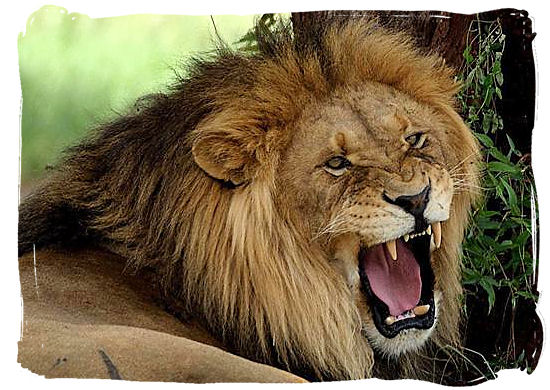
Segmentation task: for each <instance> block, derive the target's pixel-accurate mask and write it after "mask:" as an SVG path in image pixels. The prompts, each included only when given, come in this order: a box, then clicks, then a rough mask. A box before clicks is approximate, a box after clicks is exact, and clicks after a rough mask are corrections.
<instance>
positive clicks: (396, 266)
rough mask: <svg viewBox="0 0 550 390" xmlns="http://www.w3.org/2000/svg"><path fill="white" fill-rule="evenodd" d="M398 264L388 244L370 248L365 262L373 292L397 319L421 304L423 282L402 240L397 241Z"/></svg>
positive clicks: (364, 265)
mask: <svg viewBox="0 0 550 390" xmlns="http://www.w3.org/2000/svg"><path fill="white" fill-rule="evenodd" d="M396 244H397V260H393V259H392V258H391V256H390V254H389V253H388V249H387V248H386V245H385V244H379V245H376V246H374V247H372V248H370V249H369V250H368V251H367V253H366V254H365V256H364V258H363V267H364V269H365V272H366V274H367V277H368V279H369V283H370V287H371V289H372V292H373V293H374V294H375V295H376V296H377V297H378V298H380V300H382V302H384V303H385V304H386V305H388V308H389V309H390V314H391V315H393V316H397V315H399V314H401V313H403V312H405V311H407V310H410V309H412V308H414V307H415V306H416V305H417V304H418V301H419V300H420V292H421V290H422V280H421V279H420V267H419V265H418V263H417V262H416V259H415V258H414V255H413V253H412V252H411V251H410V250H409V248H407V247H406V246H405V243H403V241H402V240H397V241H396Z"/></svg>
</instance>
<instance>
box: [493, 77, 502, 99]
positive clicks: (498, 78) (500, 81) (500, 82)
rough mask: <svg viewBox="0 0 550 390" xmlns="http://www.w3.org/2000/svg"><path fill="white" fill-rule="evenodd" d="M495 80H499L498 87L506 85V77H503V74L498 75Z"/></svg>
mask: <svg viewBox="0 0 550 390" xmlns="http://www.w3.org/2000/svg"><path fill="white" fill-rule="evenodd" d="M495 78H496V79H497V84H498V85H502V84H503V83H504V76H503V75H502V73H498V74H496V75H495ZM501 99H502V97H501Z"/></svg>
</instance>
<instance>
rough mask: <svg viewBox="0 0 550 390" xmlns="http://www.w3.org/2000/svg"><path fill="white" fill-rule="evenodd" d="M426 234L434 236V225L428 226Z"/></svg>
mask: <svg viewBox="0 0 550 390" xmlns="http://www.w3.org/2000/svg"><path fill="white" fill-rule="evenodd" d="M426 233H428V234H432V225H429V226H428V228H427V229H426Z"/></svg>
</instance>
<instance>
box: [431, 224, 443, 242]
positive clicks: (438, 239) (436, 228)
mask: <svg viewBox="0 0 550 390" xmlns="http://www.w3.org/2000/svg"><path fill="white" fill-rule="evenodd" d="M432 229H433V232H434V243H435V247H436V248H439V247H440V246H441V222H436V223H434V224H433V225H432Z"/></svg>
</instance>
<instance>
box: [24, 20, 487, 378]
mask: <svg viewBox="0 0 550 390" xmlns="http://www.w3.org/2000/svg"><path fill="white" fill-rule="evenodd" d="M258 38H259V47H260V53H259V54H254V55H250V54H248V55H246V54H239V53H234V52H230V51H227V50H222V51H220V53H219V55H218V56H217V57H216V58H214V59H210V60H202V61H197V62H196V63H195V66H194V67H193V68H192V69H191V72H190V76H189V78H187V79H184V80H181V83H179V84H178V85H176V86H175V88H174V89H173V91H172V93H171V94H170V95H164V96H160V97H157V98H155V99H153V103H152V104H151V106H150V107H146V108H145V109H144V110H142V111H140V112H139V113H137V114H135V115H133V116H129V117H126V118H123V119H121V120H120V121H116V122H114V123H112V124H109V125H107V126H106V127H105V128H104V129H103V131H102V132H101V133H100V135H99V136H98V137H97V138H96V139H93V140H91V141H89V142H88V143H85V144H83V145H81V146H80V147H79V148H77V149H76V151H75V152H74V155H73V156H72V157H70V158H69V159H68V160H67V162H66V163H65V164H66V165H65V168H64V169H63V170H62V172H61V173H60V175H61V176H59V178H60V179H58V180H57V181H55V180H54V181H53V182H52V183H53V184H50V187H49V190H47V191H45V192H44V193H46V195H47V196H46V197H44V198H43V199H44V200H43V201H40V207H37V209H40V210H43V209H54V207H53V206H52V207H50V206H48V207H45V206H42V204H44V203H48V202H51V201H52V199H62V200H63V202H59V203H62V204H63V207H65V208H67V207H71V208H72V209H74V210H84V211H85V214H82V215H85V220H86V223H87V227H86V232H87V233H88V234H89V233H90V232H91V233H93V234H94V237H98V236H99V237H101V238H102V240H104V241H102V242H106V243H107V244H108V245H109V247H110V248H112V249H113V250H115V251H117V252H119V253H122V254H124V255H125V256H127V257H128V258H129V262H130V264H133V265H135V266H136V267H143V266H147V265H150V266H153V267H155V268H156V269H157V271H158V272H159V273H160V274H161V275H162V276H163V280H164V286H165V288H166V290H167V291H168V292H169V293H171V294H172V295H175V296H176V297H178V298H180V299H181V300H182V301H183V302H185V303H186V304H187V305H188V309H189V310H190V311H191V312H192V313H193V314H194V315H196V316H198V317H200V318H202V319H203V321H204V322H205V323H206V324H207V326H208V327H209V329H210V330H211V331H212V332H213V333H214V334H216V335H217V336H218V337H219V338H221V339H222V340H224V341H225V342H226V343H227V344H228V345H230V346H231V347H232V348H233V350H235V351H237V352H238V353H240V354H243V355H245V356H247V357H250V358H253V359H257V360H260V361H264V362H268V363H272V364H276V365H279V366H282V367H286V368H289V369H291V370H294V371H296V372H298V373H300V374H303V373H306V374H308V375H310V377H317V378H332V379H346V378H364V377H369V376H371V375H372V374H373V370H376V372H377V373H384V372H385V371H386V372H389V370H388V369H384V368H383V365H384V364H387V363H389V364H394V365H395V366H401V367H404V374H403V372H401V373H395V376H399V375H410V376H415V375H416V376H418V375H419V368H418V365H417V364H418V363H417V362H418V361H419V360H415V356H417V355H426V354H427V353H426V349H429V348H432V347H434V348H437V347H441V346H444V345H446V344H455V343H456V342H457V327H458V321H459V296H460V293H461V287H460V266H459V254H460V243H461V241H462V238H463V233H464V229H465V227H466V223H467V220H468V212H469V209H470V205H471V202H472V201H473V200H474V198H475V188H476V183H477V176H478V175H477V170H476V169H477V165H476V162H477V159H478V148H477V144H476V142H475V140H474V137H473V136H472V134H471V132H470V131H469V130H468V128H467V127H466V126H465V125H464V123H463V122H462V120H461V119H460V117H459V116H458V115H457V113H456V112H455V111H454V109H453V95H454V94H455V93H456V91H457V89H458V85H457V84H456V83H455V82H454V81H453V78H452V71H451V70H450V69H449V68H448V67H446V66H445V65H444V63H443V62H442V61H441V60H440V59H439V58H438V57H436V56H433V55H425V54H422V53H420V52H418V51H417V50H416V49H415V48H414V47H413V45H412V44H411V43H410V42H409V40H408V39H407V38H406V37H405V36H404V35H402V34H399V33H388V32H386V31H384V30H382V29H380V28H378V27H377V26H376V24H375V23H373V22H366V21H358V20H355V21H350V22H349V23H344V24H342V25H338V26H336V25H335V26H333V27H331V28H327V29H326V31H325V34H324V35H323V37H321V38H320V39H319V42H318V43H317V44H316V45H315V46H312V47H304V46H303V45H296V44H295V43H294V41H293V38H292V34H290V33H289V31H288V29H286V30H285V29H282V30H281V31H279V32H277V33H275V34H267V35H262V34H260V35H259V37H258ZM56 183H57V184H56ZM37 199H41V198H37ZM48 204H49V203H48ZM25 207H27V206H24V207H23V212H22V215H23V217H22V220H24V221H25V220H27V219H28V220H29V222H28V223H29V224H31V223H32V220H33V218H34V216H35V215H36V212H34V211H33V210H34V209H33V208H32V207H31V206H28V207H27V208H28V209H29V210H30V211H29V212H28V213H27V212H25V210H26V209H25ZM27 214H28V215H29V218H26V217H25V215H27ZM71 215H74V214H71ZM81 225H82V224H81ZM45 230H46V229H45ZM50 230H51V229H50ZM22 231H25V230H22ZM47 234H49V233H47ZM25 240H26V241H28V243H33V242H40V241H37V240H36V239H35V238H33V237H30V238H28V239H26V236H23V240H22V242H26V241H25ZM20 241H21V238H20ZM391 362H393V363H391ZM373 367H374V368H373ZM377 367H378V368H377ZM389 376H391V375H389Z"/></svg>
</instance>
